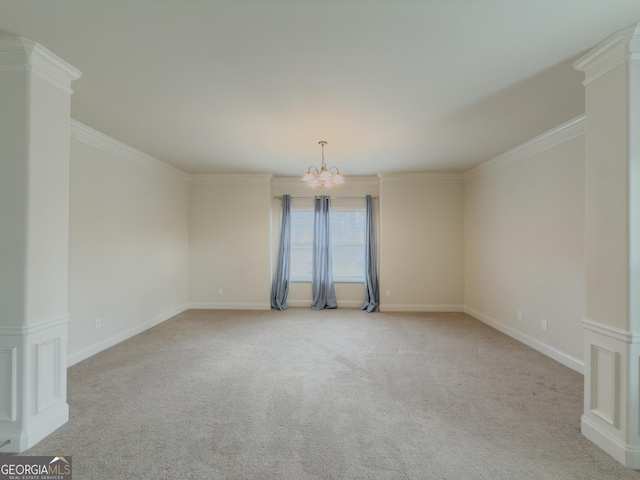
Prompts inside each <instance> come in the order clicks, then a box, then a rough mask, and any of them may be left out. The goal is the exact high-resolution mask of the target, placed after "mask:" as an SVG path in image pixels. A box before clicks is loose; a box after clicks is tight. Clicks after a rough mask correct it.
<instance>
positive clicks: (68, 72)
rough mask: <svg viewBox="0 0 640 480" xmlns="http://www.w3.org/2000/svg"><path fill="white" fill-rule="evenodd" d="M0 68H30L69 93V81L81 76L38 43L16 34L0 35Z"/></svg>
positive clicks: (78, 71)
mask: <svg viewBox="0 0 640 480" xmlns="http://www.w3.org/2000/svg"><path fill="white" fill-rule="evenodd" d="M0 70H4V71H7V70H31V71H32V72H33V73H35V74H36V75H38V76H40V77H42V78H44V79H45V80H47V81H49V82H51V83H52V84H53V85H56V86H58V87H60V88H61V89H63V90H64V91H65V92H67V93H69V94H71V93H73V90H71V82H72V81H74V80H77V79H78V78H80V77H81V76H82V73H81V72H80V70H78V69H76V68H74V67H72V66H71V65H70V64H68V63H67V62H65V61H64V60H62V59H61V58H60V57H58V56H57V55H55V54H53V53H52V52H51V51H49V50H47V49H46V48H44V47H43V46H42V45H40V44H39V43H36V42H34V41H33V40H29V39H28V38H23V37H19V36H17V35H0Z"/></svg>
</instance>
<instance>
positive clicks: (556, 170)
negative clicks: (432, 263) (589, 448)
mask: <svg viewBox="0 0 640 480" xmlns="http://www.w3.org/2000/svg"><path fill="white" fill-rule="evenodd" d="M584 148H585V147H584V135H579V136H577V137H575V136H574V137H573V138H570V139H568V140H566V141H563V142H561V143H560V144H557V145H555V146H551V147H549V148H546V149H543V150H542V151H540V152H538V153H535V154H533V155H530V156H528V157H526V158H524V159H522V160H520V161H516V162H508V161H507V162H506V163H505V166H504V167H503V168H497V169H489V168H487V169H485V171H486V173H483V171H482V170H480V171H479V173H480V174H479V176H474V178H472V179H471V180H470V181H468V182H467V183H466V185H465V306H466V311H467V312H468V313H470V314H472V315H474V316H476V317H477V318H479V319H481V320H484V321H486V322H487V323H489V324H491V325H493V326H494V327H496V328H498V329H500V330H503V331H504V332H505V333H508V334H510V335H512V336H514V337H515V338H517V339H519V340H521V341H523V342H525V343H528V344H529V345H531V346H533V347H534V348H537V349H538V350H541V351H543V352H544V353H546V354H548V355H550V356H552V357H553V358H556V359H557V360H559V361H561V362H563V363H565V364H567V365H568V366H570V367H572V368H574V369H576V370H581V368H582V365H581V360H582V359H583V352H582V348H583V340H582V339H583V333H582V323H581V322H582V319H583V318H584V305H585V293H584V278H585V268H584V258H585V257H584V218H585V207H584V198H585V197H584V177H585V169H584V155H585V149H584ZM506 160H508V158H507V159H506ZM519 310H520V311H522V312H523V313H522V320H519V319H518V311H519ZM542 319H545V320H547V324H548V330H547V331H543V330H542V329H541V320H542Z"/></svg>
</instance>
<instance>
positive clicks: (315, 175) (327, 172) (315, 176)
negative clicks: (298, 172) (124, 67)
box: [302, 140, 344, 187]
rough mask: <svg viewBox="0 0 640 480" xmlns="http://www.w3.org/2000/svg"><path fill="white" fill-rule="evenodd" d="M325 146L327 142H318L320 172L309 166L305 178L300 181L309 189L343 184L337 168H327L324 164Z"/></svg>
mask: <svg viewBox="0 0 640 480" xmlns="http://www.w3.org/2000/svg"><path fill="white" fill-rule="evenodd" d="M326 144H327V142H325V141H324V140H322V141H320V142H318V145H321V146H322V165H320V170H318V168H317V167H315V166H313V165H311V166H310V167H309V170H307V173H306V174H305V176H304V177H302V181H303V182H304V183H306V184H307V185H308V186H310V187H317V186H318V185H322V186H323V187H333V186H335V185H340V184H341V183H344V178H342V175H341V174H340V170H338V167H331V168H327V166H326V165H325V163H324V146H325V145H326Z"/></svg>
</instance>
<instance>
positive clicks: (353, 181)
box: [271, 175, 380, 189]
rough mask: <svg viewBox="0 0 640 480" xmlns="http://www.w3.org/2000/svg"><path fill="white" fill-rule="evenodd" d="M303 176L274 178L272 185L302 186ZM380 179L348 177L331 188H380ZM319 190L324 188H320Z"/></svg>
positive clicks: (358, 176) (364, 176)
mask: <svg viewBox="0 0 640 480" xmlns="http://www.w3.org/2000/svg"><path fill="white" fill-rule="evenodd" d="M301 179H302V176H299V177H275V176H274V177H273V179H272V180H271V185H273V186H283V187H289V186H300V185H302V184H303V183H302V180H301ZM379 182H380V181H379V180H378V177H377V176H375V175H356V176H348V177H344V184H343V185H339V186H337V187H331V188H332V189H335V188H341V187H342V186H355V185H358V186H372V187H375V186H378V184H379ZM318 188H319V189H320V188H322V187H318Z"/></svg>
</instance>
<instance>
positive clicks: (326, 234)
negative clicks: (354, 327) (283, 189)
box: [311, 195, 338, 310]
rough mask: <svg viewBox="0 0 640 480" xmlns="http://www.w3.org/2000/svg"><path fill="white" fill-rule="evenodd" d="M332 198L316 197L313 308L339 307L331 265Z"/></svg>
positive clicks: (312, 274)
mask: <svg viewBox="0 0 640 480" xmlns="http://www.w3.org/2000/svg"><path fill="white" fill-rule="evenodd" d="M330 211H331V199H330V198H329V197H328V196H326V195H321V196H319V197H316V201H315V207H314V214H313V270H312V273H311V290H312V291H313V303H312V304H311V310H322V309H323V308H337V307H338V302H337V301H336V294H335V292H334V290H333V269H332V267H331V232H330V228H329V227H330Z"/></svg>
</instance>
